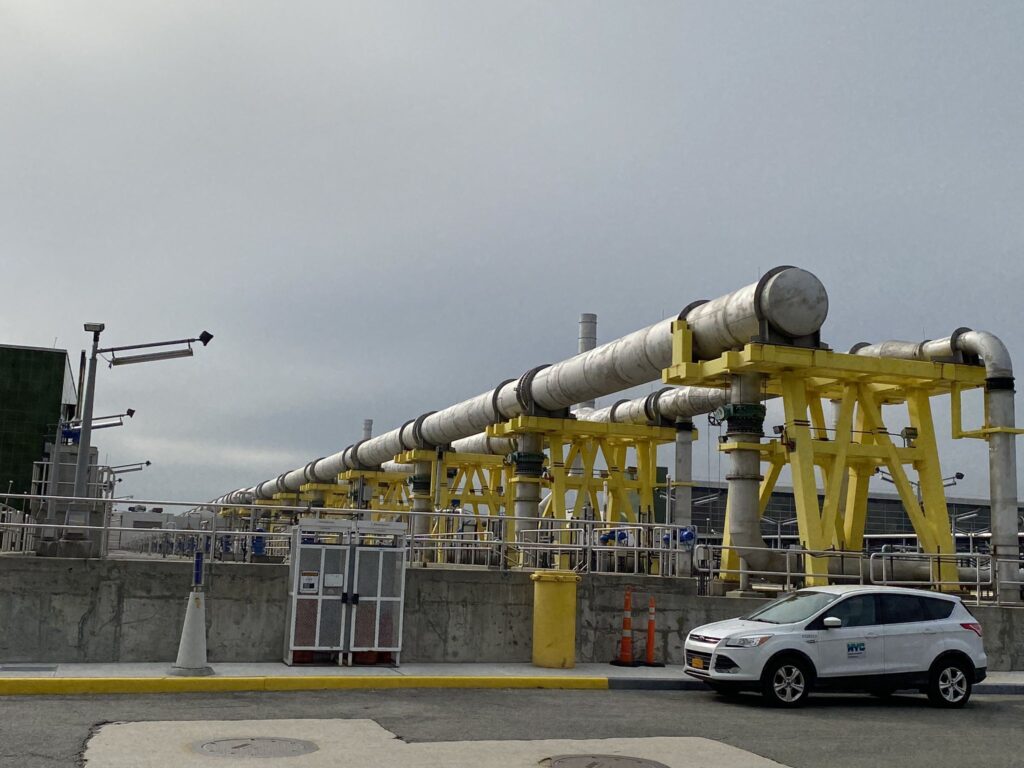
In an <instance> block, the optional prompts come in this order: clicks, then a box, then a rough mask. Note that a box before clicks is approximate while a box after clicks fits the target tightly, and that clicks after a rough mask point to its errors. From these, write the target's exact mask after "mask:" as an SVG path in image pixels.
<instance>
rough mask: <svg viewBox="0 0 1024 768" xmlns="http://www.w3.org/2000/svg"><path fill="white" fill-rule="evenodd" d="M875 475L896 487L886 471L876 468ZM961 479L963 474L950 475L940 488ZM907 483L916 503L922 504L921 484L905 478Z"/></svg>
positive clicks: (943, 479)
mask: <svg viewBox="0 0 1024 768" xmlns="http://www.w3.org/2000/svg"><path fill="white" fill-rule="evenodd" d="M875 474H876V475H878V476H879V477H880V478H881V479H882V480H884V481H885V482H887V483H892V484H893V485H896V479H895V478H894V477H893V476H892V474H891V473H889V472H888V471H886V470H884V469H882V468H881V467H878V468H876V469H875ZM963 479H964V473H963V472H955V473H953V474H952V475H950V476H949V477H944V478H942V487H943V488H949V487H950V486H953V485H956V482H957V480H963ZM907 482H908V483H910V486H911V487H912V488H913V489H914V493H915V494H916V496H917V503H918V504H920V503H921V502H922V498H921V483H920V482H918V481H917V480H911V479H910V478H909V477H908V478H907Z"/></svg>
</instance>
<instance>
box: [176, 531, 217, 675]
mask: <svg viewBox="0 0 1024 768" xmlns="http://www.w3.org/2000/svg"><path fill="white" fill-rule="evenodd" d="M168 673H169V674H172V675H178V676H180V677H202V676H204V675H212V674H213V667H211V666H210V665H209V664H207V663H206V595H204V594H203V553H202V551H198V552H196V555H195V570H194V572H193V578H192V592H191V593H190V594H189V596H188V604H187V606H186V608H185V624H184V626H183V627H182V628H181V642H180V643H178V660H177V661H175V662H174V666H173V667H171V668H170V669H169V670H168Z"/></svg>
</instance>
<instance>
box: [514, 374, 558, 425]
mask: <svg viewBox="0 0 1024 768" xmlns="http://www.w3.org/2000/svg"><path fill="white" fill-rule="evenodd" d="M550 367H551V363H545V364H544V365H538V366H537V367H536V368H531V369H530V370H528V371H527V372H526V373H524V374H523V375H522V376H520V377H519V381H518V382H516V402H518V403H519V407H520V408H522V409H523V413H525V414H527V415H528V416H533V415H536V413H535V411H536V405H537V404H536V402H534V399H533V391H532V390H533V379H534V377H535V376H536V375H537V374H538V373H540V372H541V371H543V370H544V369H545V368H550Z"/></svg>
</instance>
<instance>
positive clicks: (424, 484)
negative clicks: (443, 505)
mask: <svg viewBox="0 0 1024 768" xmlns="http://www.w3.org/2000/svg"><path fill="white" fill-rule="evenodd" d="M408 483H409V486H410V487H411V488H412V492H413V493H429V492H430V475H409V480H408Z"/></svg>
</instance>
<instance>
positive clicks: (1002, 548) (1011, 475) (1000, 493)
mask: <svg viewBox="0 0 1024 768" xmlns="http://www.w3.org/2000/svg"><path fill="white" fill-rule="evenodd" d="M1010 382H1011V383H1010V385H1009V386H1010V388H1009V389H994V388H991V384H990V383H986V391H985V400H986V409H985V410H986V411H987V412H988V423H989V424H991V425H992V426H996V427H1003V426H1006V427H1013V426H1014V424H1015V414H1014V403H1013V385H1012V379H1011V380H1010ZM1016 437H1017V436H1016V435H1013V434H1007V433H1006V432H997V433H995V434H991V435H989V436H988V450H989V494H990V496H991V499H992V554H993V555H994V556H995V557H997V558H1003V559H1000V560H999V561H998V567H997V569H996V579H997V582H998V595H999V600H1000V602H1004V603H1020V602H1021V587H1020V585H1019V584H1017V583H1014V582H1019V581H1020V580H1021V579H1020V575H1019V574H1020V565H1019V562H1018V560H1019V558H1020V555H1019V546H1020V545H1019V542H1018V537H1017V533H1018V531H1019V522H1018V517H1017V515H1018V512H1017V445H1016Z"/></svg>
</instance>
